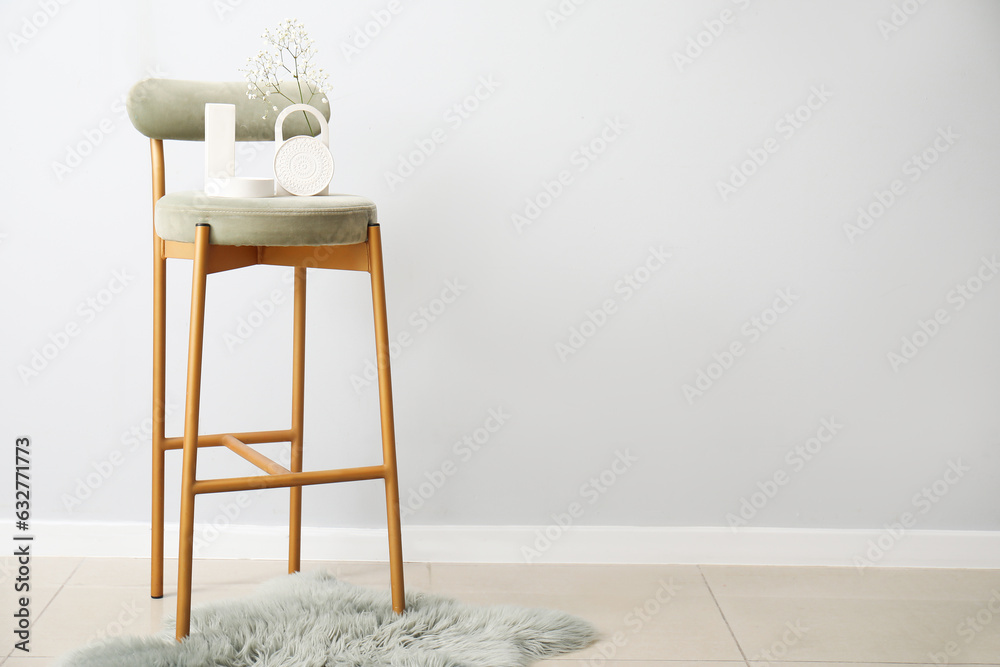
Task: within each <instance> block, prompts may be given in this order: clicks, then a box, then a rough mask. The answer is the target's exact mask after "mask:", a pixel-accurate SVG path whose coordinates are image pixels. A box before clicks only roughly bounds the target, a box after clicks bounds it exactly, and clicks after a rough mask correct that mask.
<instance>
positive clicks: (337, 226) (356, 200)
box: [154, 191, 378, 246]
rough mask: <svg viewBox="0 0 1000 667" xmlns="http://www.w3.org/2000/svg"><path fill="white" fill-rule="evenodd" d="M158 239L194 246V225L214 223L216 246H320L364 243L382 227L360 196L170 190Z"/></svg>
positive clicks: (160, 207) (159, 214) (161, 207)
mask: <svg viewBox="0 0 1000 667" xmlns="http://www.w3.org/2000/svg"><path fill="white" fill-rule="evenodd" d="M154 219H155V227H156V233H157V235H158V236H159V237H160V238H162V239H165V240H167V241H181V242H183V243H194V230H195V225H197V224H198V223H208V224H209V225H211V227H212V230H211V235H210V237H209V242H210V243H212V244H213V245H252V246H318V245H350V244H354V243H364V241H365V238H366V237H367V234H368V225H369V224H375V223H377V221H378V219H377V215H376V210H375V203H374V202H372V201H371V200H368V199H365V198H364V197H358V196H355V195H339V194H338V195H321V196H315V197H261V198H250V197H209V196H208V195H206V194H205V193H204V192H200V191H185V192H171V193H170V194H167V195H164V196H163V197H161V198H160V200H159V201H157V202H156V215H155V218H154Z"/></svg>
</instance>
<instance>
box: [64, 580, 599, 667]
mask: <svg viewBox="0 0 1000 667" xmlns="http://www.w3.org/2000/svg"><path fill="white" fill-rule="evenodd" d="M172 626H173V620H172V619H170V620H168V621H167V623H166V627H165V628H164V632H163V634H162V635H159V636H155V637H127V638H126V637H122V638H118V639H115V640H111V641H105V642H102V643H99V644H96V645H91V646H88V647H86V648H83V649H80V650H78V651H75V652H74V653H70V654H69V655H67V656H65V657H64V658H63V659H62V660H60V661H59V662H58V664H59V665H60V666H61V667H125V666H128V667H146V666H149V667H208V666H212V667H215V666H219V667H244V666H246V667H249V666H251V665H254V666H256V667H327V666H328V667H349V666H350V667H363V666H364V667H367V666H372V667H375V666H379V667H388V666H390V665H391V666H393V667H396V666H398V667H418V666H419V667H519V666H526V665H530V664H531V663H533V662H535V661H536V660H542V659H545V658H551V657H554V656H557V655H560V654H563V653H568V652H571V651H576V650H579V649H582V648H585V647H587V646H588V645H590V644H591V643H593V642H594V641H595V640H596V639H597V636H598V635H597V632H596V631H595V629H594V628H593V626H591V625H590V624H589V623H587V622H585V621H583V620H581V619H579V618H576V617H574V616H570V615H569V614H564V613H562V612H557V611H551V610H546V609H525V608H520V607H511V606H495V607H479V606H473V605H466V604H462V603H460V602H456V601H455V600H451V599H448V598H444V597H440V596H436V595H429V594H423V593H417V592H412V593H407V595H406V612H405V613H404V614H402V615H397V614H396V613H394V612H393V611H392V604H391V602H390V598H389V593H388V592H387V591H372V590H368V589H365V588H360V587H358V586H354V585H352V584H347V583H344V582H341V581H337V580H336V579H335V578H333V577H332V576H331V575H330V574H328V573H326V572H308V573H299V574H293V575H286V576H283V577H280V578H278V579H274V580H272V581H270V582H267V583H266V584H264V585H263V586H262V587H261V588H260V589H259V590H258V591H257V592H256V593H255V594H254V595H253V596H251V597H248V598H244V599H239V600H232V601H226V602H219V603H214V604H208V605H203V606H199V607H196V608H195V609H194V610H193V612H192V618H191V634H190V635H189V636H188V637H187V638H186V639H185V640H184V641H183V642H176V641H174V639H173V633H174V629H173V627H172Z"/></svg>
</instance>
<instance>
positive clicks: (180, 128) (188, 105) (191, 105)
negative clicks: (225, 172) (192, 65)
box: [126, 79, 330, 141]
mask: <svg viewBox="0 0 1000 667" xmlns="http://www.w3.org/2000/svg"><path fill="white" fill-rule="evenodd" d="M281 90H282V92H283V93H286V94H287V96H288V97H290V98H292V99H293V100H298V99H299V94H298V89H297V87H296V84H295V82H291V83H290V82H288V81H286V82H284V83H283V84H282V86H281ZM246 93H247V84H246V83H245V82H236V81H230V82H223V83H216V82H209V81H181V80H176V79H144V80H143V81H140V82H139V83H137V84H135V85H134V86H132V89H131V90H130V91H129V93H128V98H127V101H126V108H127V110H128V116H129V119H130V120H131V121H132V125H134V126H135V129H137V130H139V131H140V132H142V133H143V134H145V135H146V136H147V137H151V138H153V139H179V140H185V141H204V140H205V104H206V103H207V102H215V103H221V104H233V105H235V106H236V141H274V121H275V119H276V118H277V115H278V113H279V112H280V111H281V110H282V109H284V108H285V107H286V106H288V105H289V104H291V102H290V101H289V100H288V99H286V98H284V97H281V96H280V95H272V99H271V102H272V104H273V106H276V107H278V110H277V111H273V112H271V113H269V114H268V116H267V118H262V116H263V115H264V110H265V109H266V108H267V107H265V106H264V104H263V102H261V101H260V100H259V99H256V100H251V99H248V98H247V94H246ZM324 99H326V98H325V97H324V96H323V95H321V94H317V95H315V96H314V97H313V99H312V100H310V101H309V102H308V103H309V104H311V105H312V106H314V107H316V108H317V109H319V111H320V113H322V114H323V116H324V117H326V119H327V120H329V119H330V104H329V102H324V101H323V100H324ZM312 127H313V131H312V132H310V131H309V130H308V128H307V125H306V121H305V116H304V115H303V114H301V113H293V114H292V115H291V116H289V117H288V119H287V120H285V134H284V136H285V138H286V139H287V138H288V137H292V136H296V135H299V134H313V135H315V134H318V131H319V127H318V125H317V123H316V121H315V120H313V122H312Z"/></svg>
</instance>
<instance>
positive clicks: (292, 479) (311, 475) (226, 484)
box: [193, 465, 386, 494]
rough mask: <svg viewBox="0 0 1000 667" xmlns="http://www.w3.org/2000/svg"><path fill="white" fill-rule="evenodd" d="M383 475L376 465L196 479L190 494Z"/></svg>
mask: <svg viewBox="0 0 1000 667" xmlns="http://www.w3.org/2000/svg"><path fill="white" fill-rule="evenodd" d="M385 475H386V467H385V466H384V465H380V466H364V467H361V468H339V469H336V470H310V471H307V472H289V473H282V474H278V475H257V476H254V477H228V478H224V479H200V480H196V481H195V483H194V488H193V491H194V493H195V494H199V493H223V492H226V491H251V490H255V489H276V488H283V487H285V488H287V487H291V486H309V485H311V484H328V483H331V482H357V481H360V480H363V479H385Z"/></svg>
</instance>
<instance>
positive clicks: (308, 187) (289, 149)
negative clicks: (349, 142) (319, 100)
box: [274, 104, 334, 196]
mask: <svg viewBox="0 0 1000 667" xmlns="http://www.w3.org/2000/svg"><path fill="white" fill-rule="evenodd" d="M294 111H304V112H306V113H309V114H312V115H313V116H314V117H315V118H316V120H317V121H318V122H319V127H320V133H319V137H318V138H317V137H310V136H305V135H302V136H296V137H292V138H291V139H288V140H287V141H285V140H284V130H283V129H282V127H281V126H282V124H283V123H284V122H285V119H286V118H287V117H288V115H289V114H290V113H292V112H294ZM274 143H275V149H274V188H275V192H276V194H278V195H299V196H310V195H325V194H327V192H328V188H329V186H330V181H331V180H333V169H334V164H333V155H332V154H331V153H330V127H329V125H327V122H326V118H325V117H324V116H323V114H322V113H320V112H319V110H318V109H316V108H315V107H313V106H310V105H308V104H292V105H289V106H287V107H285V108H284V109H282V111H281V113H280V114H278V118H277V120H276V121H275V123H274Z"/></svg>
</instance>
